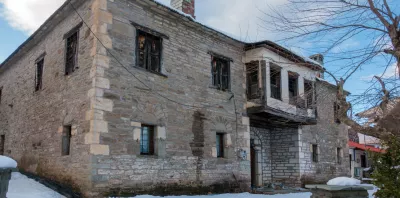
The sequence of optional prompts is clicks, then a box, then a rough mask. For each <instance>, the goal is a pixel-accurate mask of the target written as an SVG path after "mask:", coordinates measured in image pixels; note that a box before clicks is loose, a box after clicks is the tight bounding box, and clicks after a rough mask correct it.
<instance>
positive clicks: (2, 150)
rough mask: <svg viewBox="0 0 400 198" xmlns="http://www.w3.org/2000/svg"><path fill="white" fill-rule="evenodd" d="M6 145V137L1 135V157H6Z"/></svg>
mask: <svg viewBox="0 0 400 198" xmlns="http://www.w3.org/2000/svg"><path fill="white" fill-rule="evenodd" d="M5 144H6V136H5V135H1V136H0V155H4V146H5Z"/></svg>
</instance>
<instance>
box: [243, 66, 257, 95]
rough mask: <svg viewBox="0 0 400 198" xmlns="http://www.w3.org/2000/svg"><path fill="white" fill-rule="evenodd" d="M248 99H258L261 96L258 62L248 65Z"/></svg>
mask: <svg viewBox="0 0 400 198" xmlns="http://www.w3.org/2000/svg"><path fill="white" fill-rule="evenodd" d="M246 72H247V98H248V99H257V98H259V96H260V92H259V87H258V83H259V79H258V62H255V63H250V64H248V65H247V69H246Z"/></svg>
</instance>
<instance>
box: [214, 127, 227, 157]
mask: <svg viewBox="0 0 400 198" xmlns="http://www.w3.org/2000/svg"><path fill="white" fill-rule="evenodd" d="M215 137H216V141H215V142H216V150H217V158H225V141H224V140H225V133H221V132H217V133H216V136H215Z"/></svg>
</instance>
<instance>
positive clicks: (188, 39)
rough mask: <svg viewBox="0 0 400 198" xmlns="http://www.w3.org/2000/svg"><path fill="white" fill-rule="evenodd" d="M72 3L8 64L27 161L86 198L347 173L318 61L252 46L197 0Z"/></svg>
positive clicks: (14, 152)
mask: <svg viewBox="0 0 400 198" xmlns="http://www.w3.org/2000/svg"><path fill="white" fill-rule="evenodd" d="M171 5H172V6H173V7H174V8H175V9H173V8H170V7H168V6H165V5H163V4H160V3H158V2H156V1H153V0H113V1H112V0H80V1H78V0H68V1H66V3H65V4H64V5H63V6H62V7H61V8H59V9H58V10H57V11H56V12H55V13H54V14H53V15H52V16H51V17H50V18H49V19H48V20H47V21H46V22H45V23H44V24H43V25H42V26H41V27H40V28H39V29H38V30H37V31H36V32H35V33H34V34H33V35H32V36H31V37H30V38H29V39H28V40H27V41H26V42H24V43H23V44H22V45H21V46H20V47H19V48H18V49H17V50H16V51H15V52H14V53H13V54H12V55H11V56H10V57H9V58H8V59H6V60H5V61H4V62H3V63H2V64H1V66H0V135H1V139H0V140H1V144H0V146H1V149H0V152H2V154H4V155H8V156H11V157H13V158H14V159H16V160H17V161H18V162H19V168H20V169H23V170H25V171H28V172H32V173H35V174H37V175H39V176H41V177H45V178H47V179H50V180H54V181H57V182H59V183H62V184H64V185H68V186H71V187H72V188H73V189H75V190H77V191H80V192H82V193H83V194H84V195H85V196H86V197H99V196H102V195H121V194H141V193H153V194H182V193H186V194H187V193H196V194H199V193H208V192H211V191H213V192H227V191H234V190H236V191H245V190H247V188H248V187H249V186H250V185H251V184H252V185H253V186H257V187H258V186H273V185H277V184H280V185H285V186H300V185H301V184H304V183H307V182H317V181H319V182H322V181H325V180H328V179H330V178H331V177H334V176H339V175H349V173H350V171H349V168H348V166H347V165H348V164H349V163H348V161H347V160H348V158H347V157H343V153H347V152H348V146H347V140H348V139H347V128H346V127H345V126H343V125H342V124H340V123H337V121H336V120H335V117H334V115H335V108H336V106H335V87H334V86H333V85H330V84H329V83H327V82H326V81H324V80H323V79H322V78H323V66H322V65H323V64H322V63H323V57H322V56H321V55H316V56H313V57H311V58H312V59H310V58H304V57H302V56H299V55H297V54H295V53H293V52H291V51H289V50H287V49H285V48H284V47H282V46H279V45H277V44H276V43H273V42H271V41H262V42H257V43H244V42H242V41H239V40H236V39H234V38H231V37H229V36H227V35H225V34H223V33H221V32H218V31H216V30H214V29H211V28H209V27H207V26H204V25H202V24H201V23H199V22H197V21H195V20H194V18H195V16H194V14H195V7H194V5H195V4H194V0H173V1H172V2H171Z"/></svg>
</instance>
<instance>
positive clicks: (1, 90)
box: [0, 87, 3, 104]
mask: <svg viewBox="0 0 400 198" xmlns="http://www.w3.org/2000/svg"><path fill="white" fill-rule="evenodd" d="M2 94H3V87H0V104H1V96H2Z"/></svg>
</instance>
